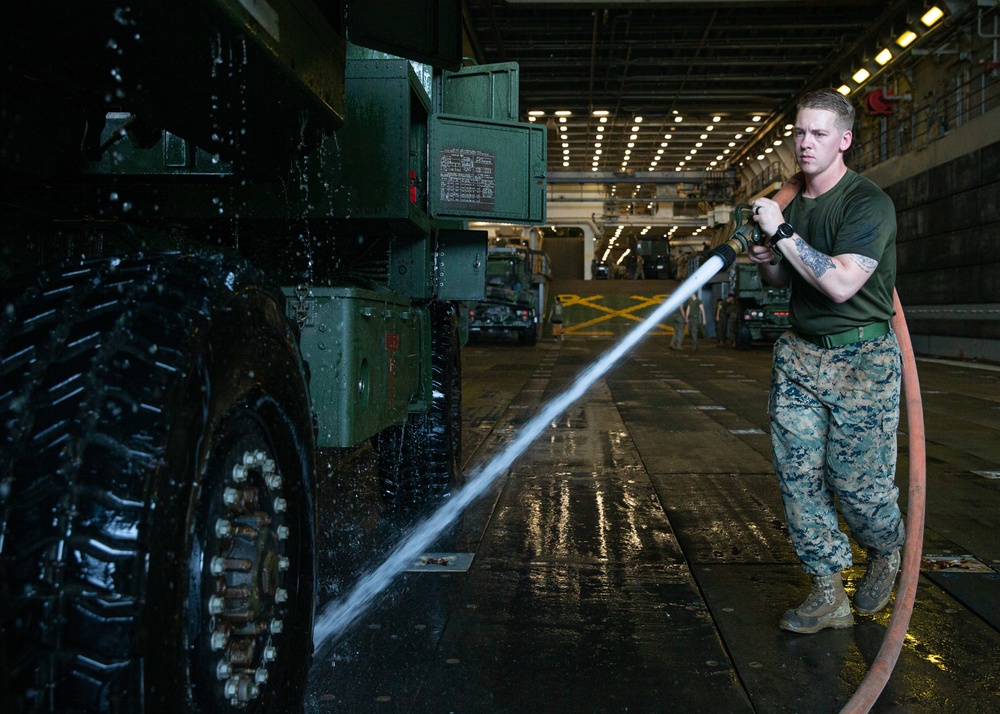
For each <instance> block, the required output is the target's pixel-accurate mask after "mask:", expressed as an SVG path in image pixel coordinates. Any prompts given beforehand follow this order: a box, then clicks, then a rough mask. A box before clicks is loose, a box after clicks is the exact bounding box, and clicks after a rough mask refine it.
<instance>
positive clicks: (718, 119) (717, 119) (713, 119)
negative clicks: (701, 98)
mask: <svg viewBox="0 0 1000 714" xmlns="http://www.w3.org/2000/svg"><path fill="white" fill-rule="evenodd" d="M712 121H716V122H717V121H722V117H712Z"/></svg>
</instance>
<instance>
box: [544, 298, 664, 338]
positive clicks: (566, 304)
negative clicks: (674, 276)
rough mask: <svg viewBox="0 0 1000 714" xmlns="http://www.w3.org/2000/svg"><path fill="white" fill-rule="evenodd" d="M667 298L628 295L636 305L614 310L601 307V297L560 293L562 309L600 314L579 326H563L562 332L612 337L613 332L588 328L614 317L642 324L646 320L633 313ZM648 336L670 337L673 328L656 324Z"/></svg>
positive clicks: (653, 305)
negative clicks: (573, 308) (574, 308)
mask: <svg viewBox="0 0 1000 714" xmlns="http://www.w3.org/2000/svg"><path fill="white" fill-rule="evenodd" d="M668 297H670V295H669V294H666V295H652V296H649V295H630V296H629V299H631V300H635V301H636V304H635V305H631V306H630V307H627V308H624V309H616V308H613V307H608V306H607V305H602V304H600V302H598V301H599V300H603V299H604V296H603V295H588V296H585V297H581V296H580V295H573V294H566V293H562V294H560V295H559V299H560V300H561V301H562V304H563V308H570V307H576V311H579V310H580V309H581V308H582V309H584V310H585V309H587V308H590V309H592V310H596V311H598V312H600V313H604V314H602V315H599V316H598V317H595V318H592V319H590V320H586V321H585V322H581V323H579V324H572V323H571V324H569V325H564V326H563V331H564V332H565V333H566V334H574V335H613V334H615V333H614V332H612V331H610V330H607V331H600V330H598V331H595V330H589V329H588V328H590V327H593V326H594V325H597V324H599V323H602V322H605V321H607V320H613V319H614V318H616V317H621V318H625V319H626V320H632V321H633V322H642V321H643V320H645V319H646V318H645V317H643V316H642V315H634V314H633V313H635V312H637V311H639V310H643V309H644V308H649V307H655V306H657V305H660V304H661V303H663V302H664V301H665V300H666V299H667V298H668ZM649 334H653V335H672V334H674V328H673V327H672V326H671V325H664V324H663V323H658V324H657V325H656V327H654V328H653V329H652V330H650V333H649Z"/></svg>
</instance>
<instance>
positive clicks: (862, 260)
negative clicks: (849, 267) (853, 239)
mask: <svg viewBox="0 0 1000 714" xmlns="http://www.w3.org/2000/svg"><path fill="white" fill-rule="evenodd" d="M848 257H849V258H850V259H851V262H853V263H854V264H855V265H856V266H858V267H859V268H861V269H862V270H863V271H865V272H866V273H871V272H872V271H873V270H875V268H877V267H878V261H877V260H875V259H874V258H869V257H867V256H864V255H858V254H857V253H849V254H848Z"/></svg>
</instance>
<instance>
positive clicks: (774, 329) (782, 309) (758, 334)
mask: <svg viewBox="0 0 1000 714" xmlns="http://www.w3.org/2000/svg"><path fill="white" fill-rule="evenodd" d="M729 291H730V294H732V295H735V296H736V304H737V305H738V309H739V325H743V326H745V327H746V328H747V330H749V333H750V337H751V338H752V339H753V340H771V341H773V340H776V339H778V337H780V336H781V334H782V333H784V332H785V330H787V329H788V328H789V327H790V323H789V322H788V305H789V300H790V299H791V289H790V288H775V287H771V286H770V285H766V284H764V283H763V282H762V281H761V279H760V271H758V270H757V266H756V265H753V264H751V263H741V262H736V263H734V264H733V267H732V271H731V272H730V274H729ZM738 329H739V327H738ZM737 344H739V337H738V336H737Z"/></svg>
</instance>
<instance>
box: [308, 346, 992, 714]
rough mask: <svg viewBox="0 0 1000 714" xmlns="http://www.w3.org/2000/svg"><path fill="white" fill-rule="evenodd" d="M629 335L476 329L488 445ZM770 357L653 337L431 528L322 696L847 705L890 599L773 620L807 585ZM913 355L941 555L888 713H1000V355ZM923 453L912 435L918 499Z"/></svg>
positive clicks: (478, 433)
mask: <svg viewBox="0 0 1000 714" xmlns="http://www.w3.org/2000/svg"><path fill="white" fill-rule="evenodd" d="M610 345H611V342H610V341H609V340H607V339H598V338H589V339H584V338H577V339H567V340H566V341H565V342H562V343H555V342H552V341H546V342H543V343H540V344H539V345H538V346H537V347H535V348H525V347H516V346H506V345H481V346H480V345H477V346H473V347H470V348H467V349H466V351H465V353H464V357H463V370H464V374H463V380H464V398H463V402H464V428H465V434H464V440H465V444H464V449H465V454H466V458H467V459H468V462H469V464H470V465H471V464H475V463H478V462H481V461H483V460H486V459H488V458H489V457H490V455H491V454H494V453H496V452H497V451H498V450H499V449H501V448H502V447H503V445H504V444H506V443H508V442H509V441H510V440H511V439H513V438H514V437H515V436H516V434H517V430H518V428H519V426H520V425H522V424H524V423H525V422H526V421H527V420H528V419H529V418H530V417H531V415H532V414H534V413H535V412H536V411H537V409H538V408H539V406H540V405H542V404H544V403H545V401H546V400H547V399H549V398H550V397H552V396H553V395H555V394H558V393H559V392H561V391H562V389H563V388H564V387H565V386H566V385H567V384H568V383H569V381H570V380H571V379H572V378H573V377H574V376H575V375H576V374H578V373H579V372H580V371H581V370H582V369H583V368H584V367H586V366H588V365H589V364H591V363H592V362H593V361H594V360H595V359H596V358H597V357H598V356H599V355H600V354H602V353H603V352H604V351H605V350H606V349H607V348H608V347H609V346H610ZM769 367H770V352H769V349H768V348H767V347H764V346H760V347H757V348H755V349H754V350H752V351H751V352H736V351H734V350H732V349H720V348H717V347H715V346H714V345H713V344H708V345H707V346H705V347H703V349H702V350H701V351H699V352H691V351H684V352H680V353H678V352H673V351H670V350H669V349H667V341H666V339H665V338H662V337H651V338H649V339H647V340H646V341H645V342H644V343H643V344H642V345H640V347H639V348H638V349H637V350H636V351H635V352H634V353H632V354H631V355H630V356H629V357H627V358H626V359H625V360H624V361H623V362H622V363H621V364H620V365H619V366H618V367H616V368H615V369H614V370H613V371H612V372H611V373H609V374H608V375H607V376H606V378H605V379H604V380H602V381H600V382H598V383H597V384H596V385H595V386H594V387H593V388H592V389H591V390H590V392H589V393H588V394H587V396H586V397H584V398H583V399H582V400H580V401H579V402H577V403H576V404H575V405H574V406H573V407H571V408H570V409H569V411H568V412H567V413H565V414H564V415H563V416H562V417H560V418H559V419H558V420H557V421H556V422H554V423H553V424H552V425H551V426H550V428H549V429H547V430H546V431H545V432H544V433H543V435H542V437H541V438H540V439H538V440H537V441H536V442H535V443H534V444H533V445H532V446H531V447H530V448H529V450H528V452H527V453H526V454H525V455H524V456H522V458H521V459H519V460H518V461H517V462H516V463H515V464H514V466H513V467H512V468H511V469H510V472H509V473H508V474H507V475H506V476H504V477H502V478H501V479H499V480H498V482H497V483H496V484H495V486H494V488H492V489H491V491H490V492H489V493H488V494H487V495H485V496H484V497H483V498H481V499H480V500H479V501H477V502H476V503H475V504H474V505H473V506H472V507H471V508H470V509H469V510H468V511H467V512H466V513H465V514H464V515H463V517H462V519H461V522H460V523H459V524H457V525H456V526H454V527H453V528H452V529H451V530H450V531H448V532H447V533H446V534H444V535H443V536H442V537H441V538H440V539H439V541H438V542H437V543H435V544H434V546H433V548H431V549H430V551H431V556H432V558H431V561H429V562H430V563H431V565H436V566H438V567H434V568H429V569H426V570H425V571H421V568H420V567H414V568H411V569H408V570H407V571H406V572H404V573H401V574H400V575H399V576H397V577H396V578H395V580H394V581H393V583H392V586H391V587H390V589H389V590H388V591H387V592H386V593H385V596H384V597H382V598H381V599H380V600H379V601H377V603H376V604H375V605H374V606H373V607H372V608H371V609H370V610H369V611H368V612H367V613H366V614H365V616H364V617H363V619H362V620H361V621H360V622H359V623H358V624H357V625H355V626H354V627H353V628H352V629H351V630H350V631H349V632H347V633H346V634H345V635H344V636H343V637H342V638H340V639H339V640H338V641H337V642H336V643H335V644H334V645H333V646H331V647H329V648H326V649H324V650H323V651H321V652H320V653H319V655H318V657H317V658H316V661H315V663H314V666H313V671H312V674H311V680H310V689H309V693H308V696H307V706H306V711H307V712H317V713H319V712H351V713H352V714H357V713H365V712H421V713H423V712H428V713H429V712H435V713H437V712H461V713H464V712H469V713H483V714H492V713H501V712H504V713H508V712H509V713H513V714H518V713H521V712H532V713H535V712H540V713H553V714H556V713H563V712H565V713H566V714H578V713H583V712H712V713H717V712H757V713H760V714H769V713H771V712H803V713H810V714H811V713H814V712H836V711H839V709H840V708H841V707H842V706H843V705H844V704H845V703H846V702H847V700H848V699H849V698H850V697H851V695H852V694H853V692H854V690H855V689H856V687H857V686H858V684H859V682H860V681H861V680H862V678H863V677H864V675H865V673H866V672H867V670H868V667H869V665H870V663H871V661H872V660H873V659H874V657H875V655H876V653H877V652H878V649H879V646H880V644H881V640H882V636H883V634H884V632H885V626H886V623H887V621H888V617H889V613H890V612H891V605H890V608H889V609H887V610H886V611H885V612H883V613H880V614H878V615H876V616H874V617H865V616H857V617H856V619H857V624H856V625H855V626H854V627H853V628H852V629H847V630H827V631H824V632H821V633H818V634H816V635H795V634H792V633H788V632H783V631H781V630H779V629H778V628H777V624H776V623H777V620H778V617H779V616H780V614H781V613H782V612H783V611H784V610H785V609H786V608H787V607H789V606H791V605H796V604H798V603H799V602H800V601H801V600H802V599H803V598H804V596H805V594H806V593H807V591H808V589H809V581H808V578H807V576H806V575H805V574H804V573H803V572H802V571H801V570H800V569H799V567H798V565H797V560H796V557H795V555H794V553H793V551H792V549H791V546H790V544H789V542H788V537H787V534H786V531H785V525H784V518H783V514H782V510H781V501H780V496H779V493H778V487H777V484H776V482H775V479H774V475H773V471H772V469H771V463H770V441H769V436H768V433H767V432H768V424H767V391H768V380H769ZM918 367H919V368H920V382H921V386H922V391H923V400H924V411H925V421H926V426H927V434H928V443H927V451H928V476H927V479H928V488H927V492H928V504H927V529H926V532H925V536H924V553H925V554H926V555H928V556H942V558H939V559H937V560H927V562H926V565H925V567H924V569H923V572H922V575H921V578H920V584H919V588H918V592H917V602H916V606H915V610H914V615H913V618H912V621H911V625H910V628H909V633H908V638H907V642H906V645H905V646H904V649H903V652H902V654H901V655H900V658H899V662H898V664H897V666H896V669H895V672H894V673H893V676H892V678H891V679H890V681H889V683H888V685H887V686H886V688H885V690H884V692H883V694H882V696H881V697H880V699H879V701H878V702H877V703H876V704H875V706H874V707H873V709H872V711H874V712H928V713H929V712H935V713H942V712H944V713H947V712H961V713H962V714H972V713H973V712H996V711H1000V666H998V664H997V663H998V662H1000V538H998V537H997V533H998V532H1000V478H998V471H1000V434H998V429H1000V372H998V371H990V370H983V369H973V368H969V367H956V366H953V365H947V364H941V363H936V362H923V361H921V362H919V363H918ZM905 428H906V424H905V419H904V423H903V425H902V427H901V429H902V430H903V431H905ZM906 453H907V448H906V435H905V433H901V435H900V468H899V476H898V482H899V485H900V488H901V491H902V493H903V494H904V495H903V500H904V501H905V494H906V488H907V484H906V481H907V460H906ZM901 505H903V507H904V508H905V506H906V504H905V502H904V503H903V504H901ZM452 556H457V557H456V559H455V560H454V561H450V560H448V558H450V557H452ZM959 556H967V557H963V558H960V557H959ZM469 558H471V562H470V561H469ZM856 561H857V562H858V563H860V564H861V565H856V566H854V568H852V569H851V571H850V572H849V574H848V575H849V578H848V590H849V592H853V589H854V585H855V583H856V582H857V580H858V579H859V578H860V576H861V573H862V572H863V567H864V566H863V562H864V557H863V555H862V554H861V553H860V552H857V551H856ZM449 562H461V563H463V565H462V567H461V568H458V569H456V570H453V571H449V570H448V565H447V563H449Z"/></svg>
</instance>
